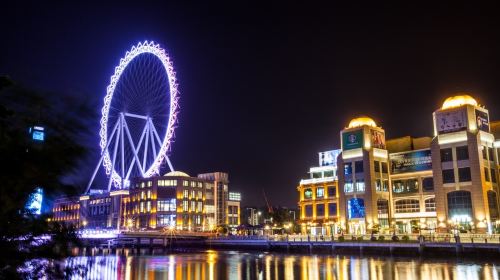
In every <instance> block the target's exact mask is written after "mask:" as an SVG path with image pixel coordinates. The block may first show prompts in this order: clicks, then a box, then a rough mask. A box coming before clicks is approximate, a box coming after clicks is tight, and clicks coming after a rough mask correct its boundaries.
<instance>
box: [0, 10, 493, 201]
mask: <svg viewBox="0 0 500 280" xmlns="http://www.w3.org/2000/svg"><path fill="white" fill-rule="evenodd" d="M49 2H52V1H39V3H38V4H39V5H38V6H30V5H27V4H22V5H19V6H17V7H8V6H5V4H3V5H2V8H1V10H2V12H1V16H0V28H1V37H0V50H1V52H0V75H5V74H6V75H9V76H11V77H12V79H14V80H16V81H17V82H19V83H22V84H23V85H25V86H28V87H30V88H35V89H38V90H42V91H44V92H47V94H61V93H63V94H69V95H73V96H76V97H81V98H82V100H87V101H89V102H91V103H92V104H94V105H95V106H94V108H95V109H96V112H95V114H96V118H95V119H93V120H89V126H90V128H91V130H92V131H95V133H94V135H93V136H92V137H90V138H91V139H89V140H87V141H86V144H87V145H88V146H89V158H88V159H87V161H86V162H87V164H84V165H82V166H81V167H80V172H79V175H80V176H79V177H78V178H77V181H82V182H83V183H86V182H87V180H88V178H89V177H90V175H91V170H92V169H93V168H94V166H95V164H96V162H97V159H98V152H99V146H98V129H99V119H100V115H98V112H99V110H100V108H101V106H102V99H103V97H104V95H105V90H106V86H107V85H108V82H109V78H110V76H111V75H112V74H113V72H114V67H115V66H116V65H118V63H119V59H120V58H121V57H123V56H124V54H125V51H126V50H128V49H130V47H131V46H132V45H135V44H137V43H138V42H139V41H144V40H154V41H156V42H158V43H160V44H161V45H162V47H164V48H166V49H167V50H168V52H169V54H170V56H171V57H172V59H173V62H174V66H175V68H176V71H177V78H178V80H179V84H180V92H181V100H180V103H181V114H180V118H179V127H178V130H177V131H176V141H175V143H174V144H173V149H172V154H171V160H172V163H173V164H174V167H175V168H176V169H178V170H182V171H185V172H187V173H189V174H191V175H193V176H194V175H196V174H198V173H203V172H211V171H224V172H228V173H229V176H230V180H231V183H230V189H231V190H236V191H241V192H242V195H243V205H263V204H264V199H263V195H262V189H264V190H265V192H266V193H267V195H268V198H269V200H270V203H271V204H272V205H274V206H277V205H282V206H292V207H294V206H296V203H297V197H298V195H297V191H296V186H297V184H298V182H299V180H300V178H303V177H306V176H307V171H308V169H309V167H310V166H313V165H316V164H317V161H318V155H317V153H318V152H320V151H323V150H328V149H333V148H338V147H339V138H340V137H339V131H340V130H341V129H342V128H343V127H345V126H346V125H347V124H348V122H349V120H350V119H351V118H353V117H356V116H358V115H368V116H371V117H372V118H373V119H375V121H376V122H377V123H378V124H379V125H381V126H382V127H383V128H385V129H386V134H387V137H388V138H394V137H400V136H405V135H412V136H417V137H418V136H431V134H432V115H431V113H432V112H433V111H434V110H435V109H437V108H438V107H440V105H441V104H442V102H443V101H444V99H445V98H446V97H447V96H449V95H450V94H452V93H454V92H457V91H469V92H472V93H473V95H474V97H476V99H477V100H478V101H479V103H481V104H484V105H486V107H487V108H488V109H490V119H492V120H495V119H500V98H499V97H498V96H499V95H498V94H499V93H500V75H499V74H500V28H499V27H500V17H499V16H498V9H497V8H496V7H486V6H483V7H470V6H458V5H457V4H454V5H448V4H447V5H443V6H438V5H432V6H428V7H423V6H422V7H417V6H413V7H411V6H405V7H394V6H381V5H377V6H373V7H365V6H362V5H357V6H352V7H341V6H332V7H326V6H323V7H321V6H309V7H306V6H286V5H274V6H270V5H266V6H253V5H250V4H241V3H240V5H239V6H236V5H235V4H227V3H226V4H218V5H214V4H210V5H208V4H205V5H186V6H178V5H169V4H165V3H163V4H160V3H156V4H154V3H150V4H145V3H142V4H139V3H137V4H134V5H131V4H130V5H128V4H123V3H121V4H106V5H74V4H70V3H68V2H60V3H57V4H52V3H49ZM70 2H72V1H70ZM236 2H241V1H236ZM304 3H305V2H304ZM67 110H68V111H71V108H67Z"/></svg>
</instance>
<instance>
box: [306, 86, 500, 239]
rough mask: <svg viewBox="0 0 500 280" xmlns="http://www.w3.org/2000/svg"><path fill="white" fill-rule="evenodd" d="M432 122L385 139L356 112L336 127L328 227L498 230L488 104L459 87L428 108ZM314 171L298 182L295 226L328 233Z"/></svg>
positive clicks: (495, 127)
mask: <svg viewBox="0 0 500 280" xmlns="http://www.w3.org/2000/svg"><path fill="white" fill-rule="evenodd" d="M433 128H434V136H433V137H420V138H412V137H409V136H406V137H401V138H396V139H390V140H387V141H386V139H385V130H384V129H382V128H381V127H379V126H377V124H376V123H375V122H374V121H373V120H372V119H370V118H367V117H361V118H356V119H353V120H352V121H351V122H350V123H349V125H348V126H347V127H346V128H345V129H343V130H342V131H341V132H340V140H341V146H342V147H341V151H340V154H339V156H338V157H337V166H338V167H339V168H337V169H336V172H337V174H336V175H337V177H338V182H337V177H335V178H332V180H331V182H328V183H331V184H332V185H335V186H337V185H338V186H339V187H338V189H337V190H338V191H337V196H338V206H339V207H338V213H339V214H338V219H337V220H336V221H332V222H334V223H335V227H336V228H339V229H340V230H342V231H345V232H349V233H353V234H365V233H369V232H386V233H387V232H393V231H395V232H399V233H419V232H422V231H428V232H448V231H450V230H456V231H466V232H477V233H481V232H490V233H491V232H498V229H499V223H500V220H499V216H500V215H499V207H498V191H499V190H498V182H499V167H500V165H499V153H500V152H499V148H500V122H491V123H490V121H489V112H488V110H487V109H486V108H485V107H483V106H479V105H478V103H477V102H476V101H475V100H474V99H473V98H472V97H470V96H468V95H464V94H461V95H458V96H454V97H450V98H448V99H446V101H445V102H444V104H443V106H442V107H441V108H439V109H437V110H436V111H435V112H434V113H433ZM313 170H314V168H312V169H311V172H312V171H313ZM316 176H317V178H315V177H314V175H311V178H310V179H307V180H302V181H301V184H300V186H299V187H298V190H299V196H300V198H299V205H300V207H301V218H300V221H301V223H302V225H303V232H307V233H311V234H328V232H327V231H326V230H325V227H323V226H322V224H324V222H325V221H326V220H325V218H326V217H325V215H328V214H326V211H324V209H326V208H323V206H320V207H319V209H318V207H317V201H318V199H322V197H321V196H320V197H318V188H321V187H322V186H321V184H320V185H319V186H318V185H317V182H315V181H314V180H323V179H322V178H321V177H320V176H319V175H316ZM321 183H323V182H321ZM319 194H320V195H322V191H321V189H320V191H319ZM320 204H322V202H320ZM318 214H322V216H318ZM320 217H322V218H323V219H321V218H320ZM328 218H329V217H328ZM320 225H321V226H320ZM304 228H305V230H304ZM309 228H310V229H309Z"/></svg>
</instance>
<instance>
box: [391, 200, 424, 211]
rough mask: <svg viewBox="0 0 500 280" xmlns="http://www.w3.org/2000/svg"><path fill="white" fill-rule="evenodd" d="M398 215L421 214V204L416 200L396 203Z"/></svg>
mask: <svg viewBox="0 0 500 280" xmlns="http://www.w3.org/2000/svg"><path fill="white" fill-rule="evenodd" d="M395 208H396V213H415V212H420V202H419V201H418V200H416V199H402V200H398V201H396V207H395Z"/></svg>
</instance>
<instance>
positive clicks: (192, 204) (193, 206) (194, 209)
mask: <svg viewBox="0 0 500 280" xmlns="http://www.w3.org/2000/svg"><path fill="white" fill-rule="evenodd" d="M189 211H193V212H194V211H196V201H194V200H191V206H190V209H189Z"/></svg>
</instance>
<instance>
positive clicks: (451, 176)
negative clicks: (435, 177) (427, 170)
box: [443, 169, 455, 184]
mask: <svg viewBox="0 0 500 280" xmlns="http://www.w3.org/2000/svg"><path fill="white" fill-rule="evenodd" d="M443 183H444V184H447V183H455V173H454V172H453V169H443Z"/></svg>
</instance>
